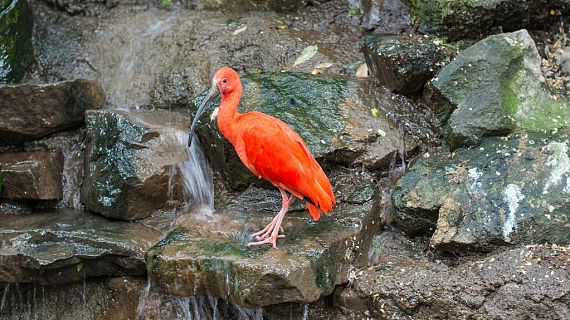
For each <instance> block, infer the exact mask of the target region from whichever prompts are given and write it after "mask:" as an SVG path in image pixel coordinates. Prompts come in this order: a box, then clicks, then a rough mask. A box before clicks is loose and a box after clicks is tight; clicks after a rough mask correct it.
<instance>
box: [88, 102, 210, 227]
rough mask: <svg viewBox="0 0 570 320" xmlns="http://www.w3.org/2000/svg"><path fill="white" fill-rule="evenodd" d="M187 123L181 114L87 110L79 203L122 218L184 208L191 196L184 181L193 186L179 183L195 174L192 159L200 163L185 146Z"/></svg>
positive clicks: (108, 215)
mask: <svg viewBox="0 0 570 320" xmlns="http://www.w3.org/2000/svg"><path fill="white" fill-rule="evenodd" d="M189 123H190V120H189V119H188V118H186V117H185V116H184V115H182V114H181V113H176V112H168V111H152V112H150V111H138V112H137V111H119V110H97V111H95V110H93V111H89V112H87V114H86V144H87V147H86V150H85V178H84V182H83V186H82V195H81V197H82V202H83V204H85V206H86V207H87V208H88V209H89V210H91V211H94V212H98V213H100V214H102V215H104V216H107V217H112V218H116V219H123V220H135V219H143V218H146V217H148V216H149V215H151V214H152V213H153V212H155V211H157V210H161V209H173V208H175V207H177V206H182V205H184V204H185V202H186V199H189V197H190V194H188V193H189V192H191V190H187V188H186V187H185V183H192V182H191V181H187V180H184V179H187V178H188V175H189V174H190V173H189V171H190V170H198V169H195V167H193V166H198V164H196V163H195V162H194V161H197V162H200V161H203V159H201V158H200V157H201V156H200V155H199V154H198V152H199V149H197V148H198V147H196V148H192V150H189V149H188V147H187V144H188V132H187V128H188V124H189ZM196 157H198V158H196ZM188 166H190V167H188ZM187 171H188V172H187ZM194 174H195V175H197V176H200V174H199V173H196V172H195V173H194ZM204 174H205V173H202V175H204ZM202 179H207V177H204V176H202ZM210 179H211V178H210ZM210 184H211V182H210ZM200 187H201V188H203V189H204V190H209V189H208V187H207V185H205V184H203V185H202V186H200ZM196 197H197V198H199V197H200V195H199V194H198V193H196Z"/></svg>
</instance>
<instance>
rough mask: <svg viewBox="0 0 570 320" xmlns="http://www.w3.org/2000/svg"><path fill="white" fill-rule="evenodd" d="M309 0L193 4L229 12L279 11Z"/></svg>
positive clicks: (212, 0)
mask: <svg viewBox="0 0 570 320" xmlns="http://www.w3.org/2000/svg"><path fill="white" fill-rule="evenodd" d="M307 2H308V1H307V0H262V1H255V2H252V1H248V0H238V1H233V0H222V1H219V0H196V1H194V3H193V4H192V6H195V7H196V9H202V10H204V9H205V10H223V11H227V12H245V11H251V10H255V11H258V10H271V11H277V12H290V11H295V10H297V9H299V8H301V7H302V6H304V5H306V4H307Z"/></svg>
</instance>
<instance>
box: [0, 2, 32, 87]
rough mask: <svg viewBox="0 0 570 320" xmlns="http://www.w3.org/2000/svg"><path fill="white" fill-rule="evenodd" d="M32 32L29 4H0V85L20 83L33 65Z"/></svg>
mask: <svg viewBox="0 0 570 320" xmlns="http://www.w3.org/2000/svg"><path fill="white" fill-rule="evenodd" d="M32 28H33V16H32V11H31V9H30V7H29V5H28V2H27V1H26V0H0V83H7V82H8V83H13V82H19V81H20V80H21V79H22V77H23V76H24V73H25V72H26V70H27V69H28V66H29V65H30V64H32V63H33V62H34V49H33V46H32Z"/></svg>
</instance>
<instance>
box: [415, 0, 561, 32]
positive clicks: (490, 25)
mask: <svg viewBox="0 0 570 320" xmlns="http://www.w3.org/2000/svg"><path fill="white" fill-rule="evenodd" d="M409 5H410V14H411V16H412V20H413V22H414V24H415V25H416V26H417V28H418V30H419V31H420V32H424V33H430V34H437V35H439V36H444V37H447V38H448V39H449V40H451V41H455V40H459V39H464V38H481V37H484V36H485V35H489V34H492V33H493V32H496V31H497V30H505V31H514V30H518V29H522V28H542V27H543V26H545V25H551V24H554V23H557V22H559V21H560V16H562V17H564V16H567V15H568V13H570V1H568V0H554V1H548V0H538V1H537V0H457V1H449V0H411V1H409Z"/></svg>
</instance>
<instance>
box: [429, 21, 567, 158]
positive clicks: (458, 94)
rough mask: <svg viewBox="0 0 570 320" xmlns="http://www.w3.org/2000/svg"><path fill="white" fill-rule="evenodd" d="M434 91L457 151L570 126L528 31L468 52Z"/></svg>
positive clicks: (564, 105) (432, 87)
mask: <svg viewBox="0 0 570 320" xmlns="http://www.w3.org/2000/svg"><path fill="white" fill-rule="evenodd" d="M428 89H429V90H427V97H428V99H430V100H431V101H432V103H433V104H434V105H435V109H436V113H437V115H438V117H439V119H440V121H441V122H442V123H445V126H444V137H445V139H446V140H447V142H448V143H449V144H450V145H451V146H452V147H458V146H463V145H475V144H477V143H479V142H480V141H481V139H482V138H484V137H486V136H495V135H504V134H508V133H509V132H512V131H513V130H515V129H517V128H518V129H526V130H548V129H554V128H560V127H562V126H568V125H570V108H569V107H568V106H569V105H570V103H569V102H568V101H567V100H565V98H561V99H559V100H555V99H554V98H553V97H552V96H551V94H550V93H549V91H548V89H547V88H546V86H545V84H544V77H543V76H542V73H541V71H540V56H539V55H538V51H537V50H536V46H535V44H534V41H533V40H532V39H531V38H530V36H529V34H528V32H527V31H526V30H521V31H517V32H513V33H507V34H499V35H494V36H490V37H488V38H486V39H484V40H481V41H480V42H478V43H476V44H475V45H473V46H472V47H469V48H467V49H466V50H464V51H463V52H462V53H461V54H460V55H459V56H457V57H456V59H455V60H454V61H452V62H451V63H450V64H448V65H447V66H446V67H445V68H443V69H442V70H441V72H440V73H439V74H438V75H437V77H436V78H434V80H433V81H432V82H431V84H430V88H428Z"/></svg>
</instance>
